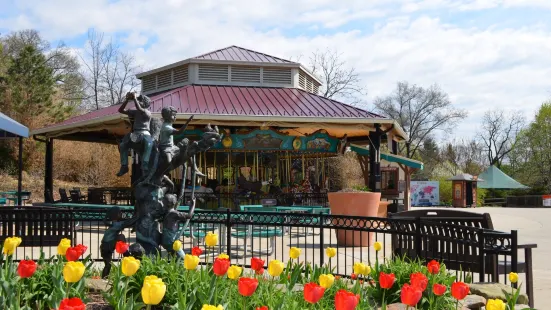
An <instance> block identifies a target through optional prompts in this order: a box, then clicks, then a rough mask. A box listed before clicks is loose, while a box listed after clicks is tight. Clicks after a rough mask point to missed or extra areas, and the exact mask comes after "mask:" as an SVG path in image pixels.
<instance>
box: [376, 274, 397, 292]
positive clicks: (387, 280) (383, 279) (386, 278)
mask: <svg viewBox="0 0 551 310" xmlns="http://www.w3.org/2000/svg"><path fill="white" fill-rule="evenodd" d="M394 281H396V276H394V274H393V273H384V272H381V273H379V285H381V288H384V289H389V288H391V287H392V286H393V285H394Z"/></svg>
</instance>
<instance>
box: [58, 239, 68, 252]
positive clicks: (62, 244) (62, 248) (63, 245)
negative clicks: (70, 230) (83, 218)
mask: <svg viewBox="0 0 551 310" xmlns="http://www.w3.org/2000/svg"><path fill="white" fill-rule="evenodd" d="M70 247H71V240H69V239H67V238H63V239H61V241H59V244H58V245H57V254H59V255H65V252H67V249H68V248H70Z"/></svg>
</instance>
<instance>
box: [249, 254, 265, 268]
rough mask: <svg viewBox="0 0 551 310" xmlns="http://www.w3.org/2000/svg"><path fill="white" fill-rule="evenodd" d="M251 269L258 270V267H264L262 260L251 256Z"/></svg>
mask: <svg viewBox="0 0 551 310" xmlns="http://www.w3.org/2000/svg"><path fill="white" fill-rule="evenodd" d="M251 269H252V270H254V271H259V270H260V269H264V261H263V260H261V259H260V258H258V257H252V258H251Z"/></svg>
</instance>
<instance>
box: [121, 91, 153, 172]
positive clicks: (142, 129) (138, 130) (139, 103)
mask: <svg viewBox="0 0 551 310" xmlns="http://www.w3.org/2000/svg"><path fill="white" fill-rule="evenodd" d="M130 100H133V101H134V104H135V105H136V110H127V109H126V105H127V104H128V101H130ZM150 104H151V100H150V99H149V97H147V96H144V95H140V96H138V97H136V94H135V93H127V94H126V101H125V102H124V103H123V104H122V105H121V106H120V108H119V113H122V114H126V115H128V116H129V117H130V118H131V119H133V121H134V122H133V125H132V132H131V133H129V134H127V135H125V136H124V138H123V139H122V142H121V143H120V148H119V151H120V155H121V169H120V171H119V172H118V173H117V176H119V177H120V176H123V175H125V174H126V173H128V149H130V148H132V149H134V150H138V151H139V150H140V149H141V157H140V160H141V165H142V170H143V171H144V175H146V174H147V170H148V166H149V157H150V155H151V149H152V147H153V138H152V137H151V131H150V130H151V128H150V123H151V112H149V110H148V109H149V105H150Z"/></svg>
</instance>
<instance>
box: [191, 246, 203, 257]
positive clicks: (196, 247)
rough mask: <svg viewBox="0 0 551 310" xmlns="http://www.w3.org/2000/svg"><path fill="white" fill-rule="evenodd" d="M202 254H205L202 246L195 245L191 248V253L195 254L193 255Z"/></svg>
mask: <svg viewBox="0 0 551 310" xmlns="http://www.w3.org/2000/svg"><path fill="white" fill-rule="evenodd" d="M201 254H203V250H201V248H200V247H198V246H194V247H193V248H192V249H191V255H193V256H199V255H201Z"/></svg>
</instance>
